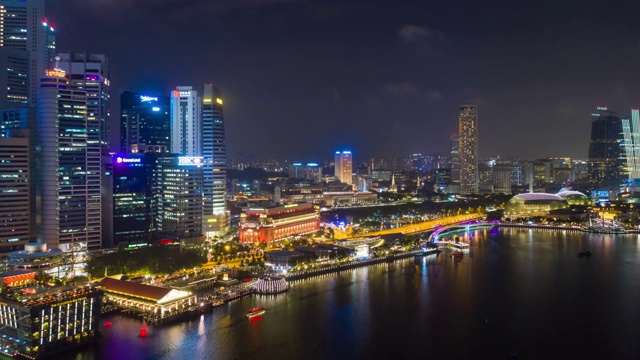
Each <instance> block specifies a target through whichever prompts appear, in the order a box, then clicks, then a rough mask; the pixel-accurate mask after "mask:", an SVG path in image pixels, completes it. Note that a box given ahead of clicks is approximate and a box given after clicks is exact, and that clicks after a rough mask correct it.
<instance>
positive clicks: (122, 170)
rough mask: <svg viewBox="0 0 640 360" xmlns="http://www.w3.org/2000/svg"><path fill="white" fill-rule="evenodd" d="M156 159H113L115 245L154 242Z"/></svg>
mask: <svg viewBox="0 0 640 360" xmlns="http://www.w3.org/2000/svg"><path fill="white" fill-rule="evenodd" d="M155 157H156V154H153V153H145V154H140V153H137V154H128V155H120V154H116V155H114V157H113V233H114V234H113V237H114V240H113V242H114V245H118V244H121V243H140V242H147V241H149V240H150V239H151V235H152V231H153V212H152V211H151V204H152V197H153V192H152V188H151V179H152V175H153V169H154V167H155Z"/></svg>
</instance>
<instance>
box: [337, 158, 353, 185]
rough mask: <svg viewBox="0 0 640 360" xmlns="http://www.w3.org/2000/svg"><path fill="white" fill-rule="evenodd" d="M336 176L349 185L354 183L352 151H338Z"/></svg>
mask: <svg viewBox="0 0 640 360" xmlns="http://www.w3.org/2000/svg"><path fill="white" fill-rule="evenodd" d="M335 175H336V178H337V179H338V180H340V182H343V183H345V184H349V185H351V184H352V183H353V179H352V178H353V158H352V155H351V151H349V150H344V151H336V157H335Z"/></svg>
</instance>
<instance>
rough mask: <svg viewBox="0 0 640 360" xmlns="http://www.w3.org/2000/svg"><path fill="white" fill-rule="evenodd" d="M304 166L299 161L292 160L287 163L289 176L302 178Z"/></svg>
mask: <svg viewBox="0 0 640 360" xmlns="http://www.w3.org/2000/svg"><path fill="white" fill-rule="evenodd" d="M304 173H305V171H304V166H303V165H302V163H301V162H294V163H291V165H289V177H290V178H292V179H302V178H303V177H304V176H305V175H304Z"/></svg>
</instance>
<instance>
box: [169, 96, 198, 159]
mask: <svg viewBox="0 0 640 360" xmlns="http://www.w3.org/2000/svg"><path fill="white" fill-rule="evenodd" d="M170 97H171V110H170V112H169V114H170V115H171V122H170V124H171V125H170V129H171V149H170V151H171V152H172V153H174V154H181V155H184V156H201V155H202V138H201V135H202V114H201V112H200V111H201V110H200V98H199V97H198V92H197V91H195V90H193V88H191V86H178V87H176V89H175V90H173V91H172V92H171V95H170Z"/></svg>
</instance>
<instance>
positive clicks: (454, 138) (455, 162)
mask: <svg viewBox="0 0 640 360" xmlns="http://www.w3.org/2000/svg"><path fill="white" fill-rule="evenodd" d="M449 141H450V142H451V182H452V183H453V184H460V136H459V135H458V132H457V131H456V132H454V133H452V134H451V135H449Z"/></svg>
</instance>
